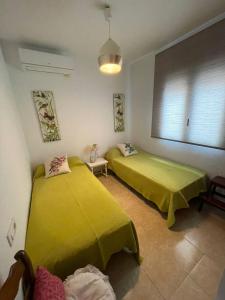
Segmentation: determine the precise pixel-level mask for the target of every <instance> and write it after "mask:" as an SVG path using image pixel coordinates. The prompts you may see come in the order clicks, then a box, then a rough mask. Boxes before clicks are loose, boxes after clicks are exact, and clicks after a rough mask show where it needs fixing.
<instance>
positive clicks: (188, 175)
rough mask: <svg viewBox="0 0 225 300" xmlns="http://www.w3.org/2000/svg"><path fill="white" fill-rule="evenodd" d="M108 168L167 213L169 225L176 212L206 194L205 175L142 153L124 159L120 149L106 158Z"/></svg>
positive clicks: (187, 167) (190, 168) (173, 220)
mask: <svg viewBox="0 0 225 300" xmlns="http://www.w3.org/2000/svg"><path fill="white" fill-rule="evenodd" d="M106 159H107V160H108V161H109V168H111V169H112V170H113V171H114V173H115V174H116V175H117V176H118V177H120V178H121V179H122V180H124V181H125V182H126V183H127V184H128V185H130V186H131V187H132V188H134V189H135V190H136V191H138V192H139V193H140V194H142V195H143V196H144V197H145V198H146V199H148V200H151V201H153V202H154V203H155V204H156V205H157V206H158V208H159V209H160V211H162V212H167V213H168V217H167V225H168V227H171V226H172V225H173V224H174V223H175V211H176V210H177V209H180V208H186V207H189V205H188V201H189V200H190V199H192V198H194V197H197V196H198V195H199V193H200V192H203V191H205V190H206V174H205V173H203V172H202V171H200V170H197V169H195V168H192V167H189V166H186V165H182V164H179V163H176V162H173V161H169V160H166V159H163V158H161V157H158V156H155V155H152V154H150V153H147V152H144V151H139V153H138V154H136V155H133V156H128V157H124V156H122V154H121V152H120V151H119V150H118V149H117V148H113V149H111V150H110V151H109V152H108V153H107V154H106Z"/></svg>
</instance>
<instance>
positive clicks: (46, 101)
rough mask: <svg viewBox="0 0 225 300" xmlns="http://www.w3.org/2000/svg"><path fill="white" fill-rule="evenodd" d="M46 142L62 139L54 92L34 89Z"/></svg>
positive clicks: (33, 92)
mask: <svg viewBox="0 0 225 300" xmlns="http://www.w3.org/2000/svg"><path fill="white" fill-rule="evenodd" d="M32 97H33V100H34V104H35V107H36V110H37V114H38V118H39V122H40V127H41V133H42V137H43V141H44V142H53V141H58V140H60V139H61V138H60V133H59V125H58V120H57V115H56V109H55V103H54V96H53V92H51V91H32Z"/></svg>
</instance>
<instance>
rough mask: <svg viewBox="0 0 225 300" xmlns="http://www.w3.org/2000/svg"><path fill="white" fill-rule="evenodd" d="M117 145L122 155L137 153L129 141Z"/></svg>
mask: <svg viewBox="0 0 225 300" xmlns="http://www.w3.org/2000/svg"><path fill="white" fill-rule="evenodd" d="M117 147H118V148H119V149H120V151H121V153H122V154H123V155H124V156H130V155H134V154H137V153H138V152H137V150H136V149H135V147H134V146H133V145H132V144H129V143H124V144H118V145H117Z"/></svg>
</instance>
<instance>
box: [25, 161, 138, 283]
mask: <svg viewBox="0 0 225 300" xmlns="http://www.w3.org/2000/svg"><path fill="white" fill-rule="evenodd" d="M69 165H70V168H71V170H72V172H71V173H67V174H62V175H58V176H54V177H50V178H45V177H44V167H43V165H40V166H39V167H38V168H37V169H36V172H35V175H34V183H33V192H32V201H31V207H30V214H29V221H28V228H27V235H26V245H25V249H26V251H27V252H28V254H29V256H30V257H31V260H32V263H33V265H34V268H36V267H37V266H38V265H42V266H45V267H47V268H48V269H49V270H50V271H51V272H53V273H54V274H57V275H58V276H60V277H61V278H65V277H66V276H67V275H70V274H72V273H73V272H74V270H75V269H76V268H78V267H83V266H85V265H87V264H93V265H95V266H97V267H99V268H100V269H104V268H105V267H106V264H107V262H108V260H109V259H110V257H111V255H112V254H113V253H116V252H119V251H121V250H122V249H123V248H127V249H129V250H130V251H132V252H133V253H134V256H135V257H136V258H137V260H139V250H138V249H139V248H138V239H137V235H136V232H135V228H134V225H133V223H132V221H131V220H130V219H129V218H128V216H127V215H126V214H125V213H124V212H123V211H122V209H121V208H120V206H119V204H118V203H117V202H116V200H115V199H114V198H113V197H112V195H111V194H110V193H109V192H108V191H107V190H106V189H105V187H104V186H103V185H102V184H101V183H100V182H99V180H98V179H97V178H96V177H95V176H94V175H92V174H91V172H90V171H89V170H88V168H87V167H86V165H85V164H84V163H83V162H82V161H81V160H80V159H78V158H76V157H73V158H70V159H69Z"/></svg>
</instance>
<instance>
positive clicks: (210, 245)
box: [185, 214, 225, 268]
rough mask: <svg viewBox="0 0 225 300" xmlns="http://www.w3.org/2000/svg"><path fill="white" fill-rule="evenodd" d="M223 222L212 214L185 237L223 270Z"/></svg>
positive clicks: (224, 241)
mask: <svg viewBox="0 0 225 300" xmlns="http://www.w3.org/2000/svg"><path fill="white" fill-rule="evenodd" d="M224 225H225V222H224V224H223V222H221V220H218V217H217V216H215V215H213V214H211V215H210V214H208V215H207V216H205V218H204V219H201V222H199V223H198V224H197V225H196V227H195V228H192V229H190V230H189V231H188V232H187V233H186V234H185V237H186V238H187V239H188V240H189V241H190V242H191V243H193V244H194V245H196V247H198V248H199V249H200V250H201V251H202V252H203V253H205V254H207V255H208V256H209V257H211V258H212V259H213V260H215V261H216V262H217V264H218V265H220V266H224V268H225V251H224V249H225V226H224Z"/></svg>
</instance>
